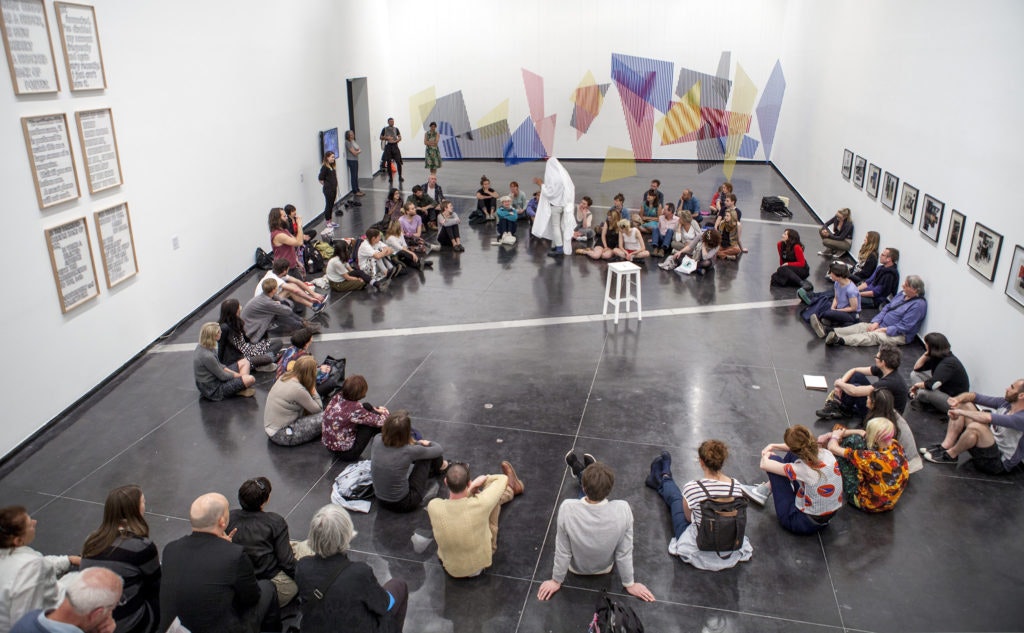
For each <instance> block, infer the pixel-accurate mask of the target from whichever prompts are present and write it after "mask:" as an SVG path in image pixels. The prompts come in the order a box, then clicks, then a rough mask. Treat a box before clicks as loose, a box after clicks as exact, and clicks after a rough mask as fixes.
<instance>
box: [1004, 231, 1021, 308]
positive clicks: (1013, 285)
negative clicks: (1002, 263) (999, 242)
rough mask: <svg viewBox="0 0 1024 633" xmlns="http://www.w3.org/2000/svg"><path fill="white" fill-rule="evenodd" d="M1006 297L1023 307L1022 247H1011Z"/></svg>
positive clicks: (1018, 245)
mask: <svg viewBox="0 0 1024 633" xmlns="http://www.w3.org/2000/svg"><path fill="white" fill-rule="evenodd" d="M1006 296H1008V297H1009V298H1011V299H1013V300H1014V301H1016V302H1017V303H1018V304H1019V305H1020V306H1021V307H1024V246H1021V245H1020V244H1017V245H1016V246H1014V247H1013V259H1011V260H1010V274H1009V276H1007V278H1006Z"/></svg>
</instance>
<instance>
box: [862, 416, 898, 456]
mask: <svg viewBox="0 0 1024 633" xmlns="http://www.w3.org/2000/svg"><path fill="white" fill-rule="evenodd" d="M894 437H896V425H895V424H893V423H892V421H891V420H887V419H885V418H871V419H870V420H868V423H867V424H866V425H865V426H864V443H865V444H867V445H868V448H869V449H874V448H880V447H882V446H888V445H889V442H892V440H893V438H894Z"/></svg>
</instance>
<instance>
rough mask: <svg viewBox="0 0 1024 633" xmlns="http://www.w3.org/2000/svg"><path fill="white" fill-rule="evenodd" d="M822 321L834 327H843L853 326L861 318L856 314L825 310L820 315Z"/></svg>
mask: <svg viewBox="0 0 1024 633" xmlns="http://www.w3.org/2000/svg"><path fill="white" fill-rule="evenodd" d="M820 317H821V320H822V321H825V322H827V324H828V325H831V326H832V327H842V326H844V325H853V324H854V323H857V322H858V321H860V316H858V315H857V314H856V313H854V312H840V311H839V310H825V311H824V312H822V313H821V315H820Z"/></svg>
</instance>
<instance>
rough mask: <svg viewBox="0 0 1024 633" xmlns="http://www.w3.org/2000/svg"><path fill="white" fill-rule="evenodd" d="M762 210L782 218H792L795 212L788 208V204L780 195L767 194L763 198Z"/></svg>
mask: <svg viewBox="0 0 1024 633" xmlns="http://www.w3.org/2000/svg"><path fill="white" fill-rule="evenodd" d="M761 212H762V213H770V214H772V215H776V216H778V217H780V218H791V217H793V212H792V211H790V210H789V209H787V208H786V204H785V203H784V202H782V199H781V198H779V197H778V196H766V197H764V198H761Z"/></svg>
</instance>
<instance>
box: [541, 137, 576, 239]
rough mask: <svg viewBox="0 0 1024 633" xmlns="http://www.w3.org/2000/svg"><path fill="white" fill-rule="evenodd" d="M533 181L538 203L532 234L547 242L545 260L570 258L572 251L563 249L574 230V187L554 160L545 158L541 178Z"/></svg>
mask: <svg viewBox="0 0 1024 633" xmlns="http://www.w3.org/2000/svg"><path fill="white" fill-rule="evenodd" d="M533 182H534V183H535V184H536V185H537V186H538V187H540V202H539V203H538V204H537V216H536V217H535V218H534V221H533V228H532V229H531V231H532V233H533V234H534V235H535V236H536V237H539V238H541V239H546V240H551V250H549V251H548V256H549V257H558V256H559V255H571V254H572V248H571V247H570V248H568V249H566V248H565V247H564V245H566V244H572V232H573V229H575V228H576V218H575V214H574V213H573V212H572V211H573V208H574V207H573V205H574V204H575V201H576V186H575V185H574V184H573V182H572V178H571V177H570V176H569V172H568V171H566V170H565V167H563V166H562V163H560V162H558V159H557V158H553V157H552V158H548V159H547V165H546V166H545V167H544V179H543V180H541V179H540V178H534V179H533ZM566 209H568V210H569V212H568V213H566Z"/></svg>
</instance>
